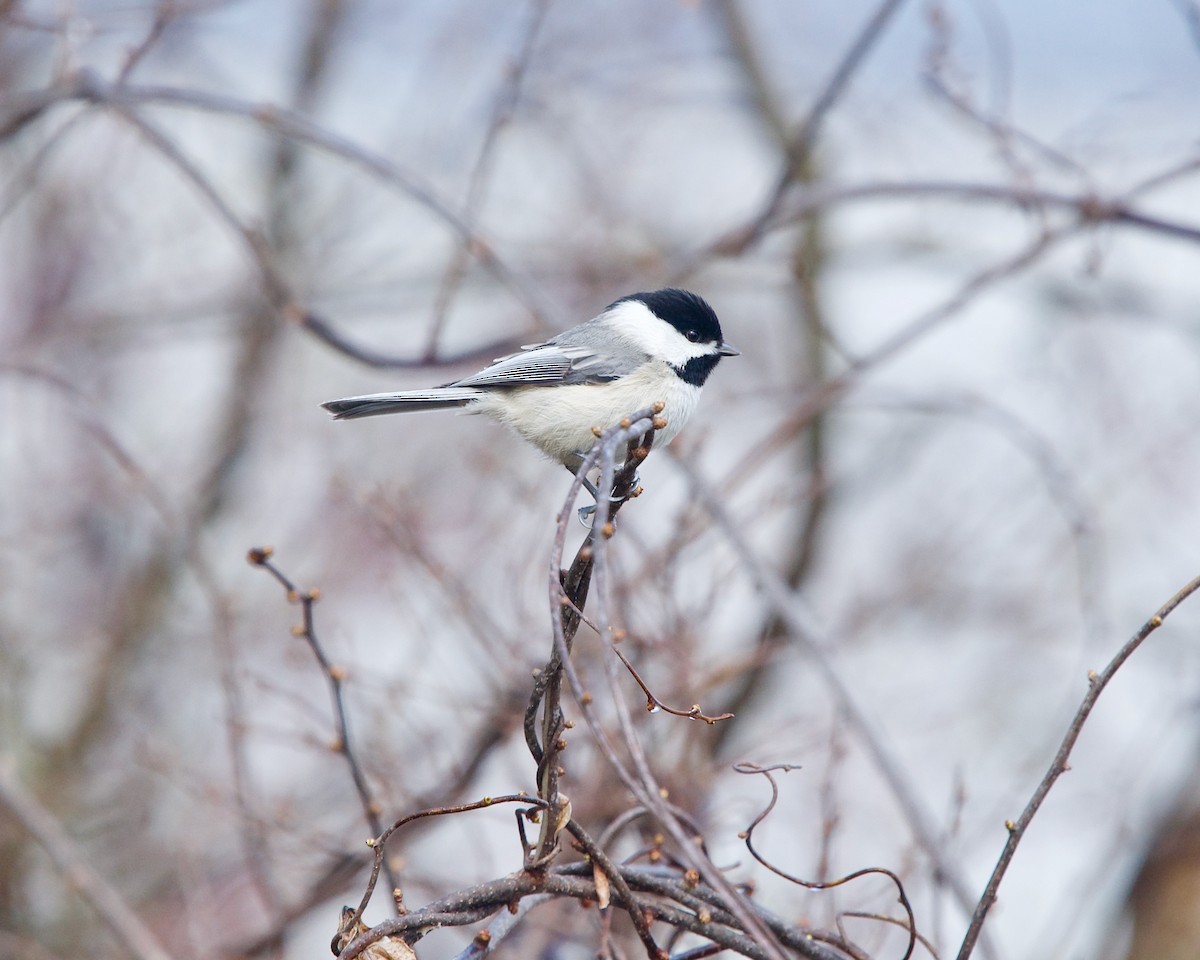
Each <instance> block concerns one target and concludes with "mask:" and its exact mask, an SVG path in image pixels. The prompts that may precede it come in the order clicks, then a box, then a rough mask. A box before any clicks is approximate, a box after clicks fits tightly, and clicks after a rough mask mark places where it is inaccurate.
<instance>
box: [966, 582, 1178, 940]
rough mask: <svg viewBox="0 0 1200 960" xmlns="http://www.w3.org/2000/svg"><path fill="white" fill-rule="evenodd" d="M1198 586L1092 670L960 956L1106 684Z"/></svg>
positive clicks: (1012, 830)
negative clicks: (1095, 669) (1076, 707)
mask: <svg viewBox="0 0 1200 960" xmlns="http://www.w3.org/2000/svg"><path fill="white" fill-rule="evenodd" d="M1197 590H1200V577H1197V578H1196V579H1195V580H1193V581H1192V582H1191V583H1189V584H1187V586H1185V587H1183V588H1182V589H1181V590H1179V592H1177V593H1176V594H1175V596H1173V597H1171V599H1170V600H1168V601H1167V602H1166V603H1164V604H1163V605H1162V606H1161V607H1159V609H1158V611H1157V612H1156V613H1155V614H1154V616H1152V617H1151V618H1150V619H1149V620H1147V621H1146V622H1145V623H1144V624H1142V626H1141V628H1140V629H1139V630H1138V631H1137V633H1135V634H1134V635H1133V636H1132V637H1130V638H1129V640H1127V641H1126V642H1125V645H1124V646H1122V647H1121V649H1120V650H1118V651H1117V653H1116V655H1115V656H1114V657H1113V658H1112V660H1110V661H1109V662H1108V666H1106V667H1105V668H1104V669H1103V670H1102V671H1100V672H1099V673H1096V672H1094V671H1091V672H1089V673H1088V678H1087V679H1088V690H1087V693H1086V694H1085V695H1084V697H1083V701H1082V702H1081V703H1080V704H1079V709H1078V710H1077V711H1076V712H1075V716H1074V717H1073V718H1072V719H1071V722H1070V724H1068V725H1067V732H1066V734H1065V735H1064V736H1063V740H1062V743H1061V744H1060V745H1059V748H1058V752H1057V753H1056V754H1055V755H1054V759H1053V760H1052V761H1051V763H1050V768H1049V769H1048V770H1047V771H1046V774H1045V776H1043V777H1042V779H1041V781H1040V782H1039V783H1038V785H1037V787H1036V788H1035V789H1034V791H1033V795H1032V796H1031V797H1030V798H1029V802H1028V803H1027V804H1026V805H1025V809H1024V810H1022V811H1021V815H1020V816H1019V817H1018V818H1017V819H1016V820H1015V821H1014V820H1008V821H1005V824H1004V826H1005V829H1007V830H1008V839H1007V840H1006V841H1005V844H1004V849H1003V850H1002V851H1001V853H1000V859H999V860H998V861H997V863H996V866H995V868H994V869H993V870H992V875H991V876H990V877H989V878H988V882H987V886H986V887H984V891H983V895H982V896H981V897H980V898H979V902H978V904H977V905H976V907H975V913H974V915H973V916H972V917H971V925H970V926H969V927H968V928H967V932H966V935H965V936H964V937H963V942H962V946H961V947H960V948H959V951H958V960H967V958H968V957H970V956H971V953H972V952H973V951H974V949H975V944H976V942H977V941H978V939H979V934H980V932H981V931H982V930H983V924H984V921H985V920H986V919H987V915H988V911H989V910H991V908H992V904H994V903H995V902H996V893H997V891H998V890H999V889H1000V883H1001V881H1002V880H1003V879H1004V874H1005V873H1006V872H1007V871H1008V866H1009V864H1010V863H1011V862H1012V858H1013V855H1014V854H1015V853H1016V852H1017V846H1018V845H1019V844H1020V842H1021V839H1022V838H1023V837H1024V836H1025V831H1026V830H1028V829H1029V824H1030V823H1031V822H1032V821H1033V818H1034V816H1036V815H1037V812H1038V810H1039V809H1041V806H1042V804H1043V803H1044V802H1045V800H1046V796H1047V795H1048V794H1049V793H1050V790H1051V788H1052V787H1053V786H1054V784H1055V782H1056V781H1057V780H1058V778H1059V777H1060V776H1062V775H1063V774H1064V773H1066V772H1067V770H1069V769H1070V766H1069V765H1068V763H1067V761H1068V760H1069V759H1070V758H1071V751H1072V750H1073V749H1074V747H1075V742H1076V741H1077V740H1078V739H1079V735H1080V733H1082V732H1083V725H1084V724H1085V723H1086V722H1087V719H1088V717H1089V716H1090V715H1091V713H1092V710H1093V709H1094V708H1095V706H1096V701H1097V700H1099V699H1100V694H1101V693H1103V692H1104V688H1105V687H1107V686H1108V684H1109V682H1110V681H1111V680H1112V678H1113V677H1114V676H1116V673H1117V671H1118V670H1120V669H1121V667H1122V666H1123V665H1124V663H1125V661H1126V660H1128V659H1129V658H1130V657H1131V656H1132V655H1133V653H1134V651H1135V650H1137V649H1138V647H1140V646H1141V645H1142V642H1143V641H1144V640H1145V639H1146V638H1147V637H1148V636H1150V634H1152V633H1153V632H1154V631H1155V630H1157V629H1158V628H1159V627H1161V626H1162V625H1163V621H1164V620H1166V618H1167V617H1168V616H1170V615H1171V613H1172V612H1173V611H1174V610H1175V608H1176V607H1178V606H1179V605H1180V604H1181V603H1183V602H1184V601H1185V600H1187V599H1188V597H1190V596H1191V595H1192V594H1194V593H1195V592H1196V591H1197Z"/></svg>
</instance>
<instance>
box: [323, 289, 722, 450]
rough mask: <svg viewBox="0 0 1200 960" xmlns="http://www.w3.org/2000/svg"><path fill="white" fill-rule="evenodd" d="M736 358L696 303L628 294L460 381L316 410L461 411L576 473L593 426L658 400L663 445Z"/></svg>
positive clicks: (666, 294)
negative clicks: (722, 366)
mask: <svg viewBox="0 0 1200 960" xmlns="http://www.w3.org/2000/svg"><path fill="white" fill-rule="evenodd" d="M737 355H738V350H737V349H735V348H734V347H732V346H730V345H729V344H728V343H726V342H725V340H724V338H723V337H722V335H721V324H720V322H719V321H718V320H717V315H716V313H715V312H714V311H713V308H712V307H710V306H709V305H708V303H707V302H705V300H704V299H703V298H702V297H700V296H697V295H696V294H694V293H690V292H688V291H687V290H677V289H673V288H668V289H665V290H655V291H654V292H652V293H631V294H630V295H629V296H627V297H622V298H621V299H620V300H617V301H615V302H614V303H611V304H609V305H608V306H607V307H605V309H604V311H603V312H602V313H601V314H600V315H599V316H596V317H593V318H592V319H591V320H588V321H586V322H585V323H581V324H579V326H577V327H572V328H571V329H570V330H566V331H564V332H563V333H560V334H559V335H558V336H556V337H553V338H552V339H550V340H547V341H546V342H545V343H536V344H530V345H529V346H525V347H522V348H521V350H520V351H519V352H518V353H513V354H510V355H508V356H505V357H500V358H498V359H497V360H495V361H493V362H492V364H491V365H490V366H487V367H484V368H483V369H482V370H480V371H479V372H478V373H474V374H471V376H469V377H463V378H462V379H461V380H455V381H453V382H451V383H447V384H444V385H443V386H440V387H433V388H431V389H426V390H400V391H397V392H395V393H373V394H370V395H368V396H363V397H348V398H347V399H345V400H330V401H329V402H328V403H323V404H321V406H323V407H324V408H325V409H326V410H328V411H329V412H330V413H332V414H333V416H334V419H336V420H354V419H357V418H358V417H374V416H378V415H380V414H384V413H406V412H414V411H418V410H447V409H450V408H452V407H462V408H463V410H464V412H465V413H482V414H486V415H487V416H489V417H492V418H493V419H495V420H498V421H500V422H501V423H506V424H508V425H509V426H510V427H512V428H513V429H514V430H515V431H516V432H517V433H518V434H520V435H521V436H522V437H524V438H525V439H526V440H528V441H529V442H530V443H532V444H533V445H534V446H535V447H537V448H538V449H539V450H541V451H542V452H543V453H544V454H546V455H547V456H548V457H550V458H551V459H554V460H557V461H558V462H559V463H561V464H562V465H563V466H565V467H566V468H567V469H568V470H570V471H571V472H572V473H575V472H577V471H578V469H579V467H580V466H581V465H582V463H583V458H584V457H585V456H586V455H587V453H588V451H589V450H591V449H592V446H593V445H594V444H595V442H596V435H595V433H594V432H593V428H594V427H599V428H600V429H604V428H607V427H610V426H612V425H613V424H616V423H619V422H620V421H621V420H622V418H624V417H626V416H628V415H629V414H631V413H634V412H636V411H638V410H641V409H643V408H645V407H649V406H651V405H653V404H654V403H657V402H659V401H661V402H662V403H664V404H665V407H664V409H663V411H662V416H663V417H664V418H666V421H667V425H666V427H664V428H663V429H662V430H660V431H658V434H657V435H656V440H657V442H658V443H662V444H667V443H669V442H670V441H671V440H673V439H674V438H675V436H676V434H678V433H679V431H680V430H681V429H682V428H683V425H684V424H685V423H686V422H687V420H688V418H689V417H690V416H691V415H692V411H693V410H694V409H695V408H696V402H697V401H698V400H699V398H700V388H701V387H702V386H704V382H705V381H706V380H707V379H708V375H709V374H710V373H712V371H713V368H714V367H716V365H717V363H718V362H719V361H720V359H721V358H722V357H735V356H737Z"/></svg>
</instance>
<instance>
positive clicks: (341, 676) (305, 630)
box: [246, 547, 400, 889]
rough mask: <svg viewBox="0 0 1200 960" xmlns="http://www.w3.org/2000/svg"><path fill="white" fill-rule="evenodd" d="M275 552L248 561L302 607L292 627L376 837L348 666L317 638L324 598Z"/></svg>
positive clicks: (391, 876)
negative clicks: (289, 571) (317, 674)
mask: <svg viewBox="0 0 1200 960" xmlns="http://www.w3.org/2000/svg"><path fill="white" fill-rule="evenodd" d="M272 552H273V551H272V549H271V548H270V547H254V548H253V549H251V550H250V551H249V552H248V553H247V554H246V560H247V561H248V562H249V563H250V565H251V566H256V567H261V568H262V569H263V570H266V571H267V573H269V574H270V575H271V576H272V577H274V578H275V580H276V581H277V582H278V583H279V585H280V586H282V587H283V588H284V590H286V591H287V598H288V602H290V603H298V604H300V609H301V612H302V616H303V621H302V623H301V624H300V625H299V626H297V627H293V628H292V633H293V635H294V636H297V637H299V638H301V639H302V640H303V641H304V642H305V644H307V646H308V648H309V650H310V651H311V652H312V655H313V656H314V657H315V658H316V660H317V663H318V664H320V666H321V672H322V674H323V675H324V677H325V682H326V684H327V686H328V687H329V697H330V700H331V701H332V706H333V720H334V728H335V730H336V737H337V739H336V740H335V742H334V748H335V749H336V751H337V752H338V753H340V754H341V755H342V756H343V757H345V758H346V765H347V766H348V767H349V768H350V777H351V779H352V780H353V781H354V789H355V791H356V792H357V793H358V799H359V803H361V805H362V809H363V815H364V817H365V818H366V821H367V825H368V826H369V827H370V828H371V832H372V834H373V835H374V836H379V835H380V834H382V833H383V822H382V821H381V820H380V819H379V817H380V805H379V801H378V800H376V799H375V796H374V794H373V793H372V792H371V787H370V785H369V784H368V783H367V776H366V773H365V771H364V770H363V768H362V764H361V763H360V762H359V759H358V754H357V753H356V752H355V750H354V745H353V743H352V742H351V740H350V724H349V721H348V720H347V718H346V699H345V696H344V694H343V690H342V688H343V685H344V684H345V681H346V670H345V668H344V667H340V666H337V665H336V664H334V663H333V662H332V661H331V660H330V659H329V657H328V655H327V654H326V653H325V648H324V647H323V646H322V645H321V642H320V640H319V639H318V638H317V629H316V623H315V621H314V619H313V605H314V604H315V603H316V602H317V600H318V599H319V598H320V592H319V591H318V590H315V589H313V590H305V591H301V590H300V589H298V588H297V587H296V585H295V584H294V583H293V582H292V581H291V580H290V579H289V578H288V577H287V576H286V575H285V574H284V573H283V572H282V571H281V570H280V569H279V568H278V567H277V566H275V564H274V563H272V562H271V554H272ZM383 870H384V874H385V875H386V876H387V880H388V883H389V884H390V885H391V887H392V889H399V885H400V884H399V880H398V879H397V878H396V875H395V873H394V872H393V871H392V868H391V865H390V864H387V863H385V864H384V867H383Z"/></svg>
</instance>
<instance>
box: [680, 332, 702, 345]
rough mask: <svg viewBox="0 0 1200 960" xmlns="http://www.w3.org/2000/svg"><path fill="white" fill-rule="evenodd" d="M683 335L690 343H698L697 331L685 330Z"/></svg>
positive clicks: (698, 335)
mask: <svg viewBox="0 0 1200 960" xmlns="http://www.w3.org/2000/svg"><path fill="white" fill-rule="evenodd" d="M683 335H684V336H685V337H687V338H688V340H689V341H690V342H692V343H699V342H700V331H699V330H685V331H684V332H683Z"/></svg>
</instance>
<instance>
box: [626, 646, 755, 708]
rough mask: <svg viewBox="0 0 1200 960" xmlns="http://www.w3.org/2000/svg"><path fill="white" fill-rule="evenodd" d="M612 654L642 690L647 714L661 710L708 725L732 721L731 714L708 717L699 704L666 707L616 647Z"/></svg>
mask: <svg viewBox="0 0 1200 960" xmlns="http://www.w3.org/2000/svg"><path fill="white" fill-rule="evenodd" d="M613 653H615V654H616V655H617V657H618V658H619V659H620V661H621V662H622V663H623V664H625V669H626V670H628V671H629V675H630V676H631V677H633V679H634V680H635V681H636V682H637V685H638V686H639V687H641V688H642V693H644V694H645V695H646V710H647V711H648V712H650V713H654V712H655V711H657V710H661V711H662V712H663V713H669V714H671V716H674V717H686V718H687V719H688V720H703V721H704V722H705V723H707V724H709V725H711V724H714V723H719V722H720V721H722V720H732V719H733V714H732V713H719V714H717V715H716V716H715V717H710V716H708V715H707V714H705V713H704V712H703V711H702V710H701V709H700V704H698V703H693V704H692V706H691V707H690V708H689V709H687V710H677V709H675V708H674V707H669V706H667V705H666V704H665V703H663V702H662V701H661V700H659V699H658V697H656V696H655V695H654V694H653V693H652V692H651V691H650V688H649V687H648V686H646V681H645V680H643V679H642V677H641V674H639V673H638V672H637V671H636V670H635V669H634V668H633V664H632V663H630V662H629V658H628V657H626V656H625V654H623V653H622V652H621V651H620V650H618V649H617V648H616V647H613Z"/></svg>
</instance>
